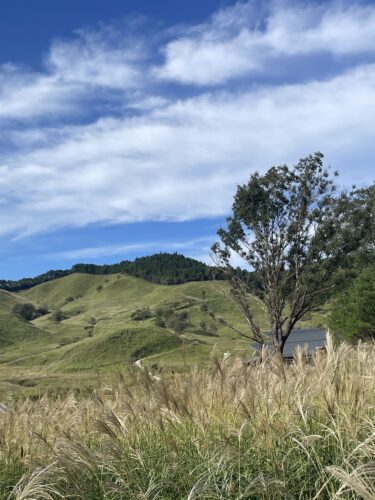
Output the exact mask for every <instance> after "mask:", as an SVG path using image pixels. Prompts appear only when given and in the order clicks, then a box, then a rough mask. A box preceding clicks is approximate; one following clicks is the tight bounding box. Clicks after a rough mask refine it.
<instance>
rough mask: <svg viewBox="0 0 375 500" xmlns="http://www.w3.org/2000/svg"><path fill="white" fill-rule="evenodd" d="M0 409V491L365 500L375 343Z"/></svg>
mask: <svg viewBox="0 0 375 500" xmlns="http://www.w3.org/2000/svg"><path fill="white" fill-rule="evenodd" d="M132 377H133V382H132V384H131V385H130V386H126V384H125V383H124V382H123V381H121V377H120V380H119V384H118V385H117V386H116V387H112V388H106V387H102V388H99V389H98V390H97V391H95V392H94V393H93V394H92V397H91V398H88V399H85V400H83V401H77V400H76V399H75V398H74V396H73V395H69V396H68V397H66V398H64V399H55V400H52V399H47V398H46V397H44V398H42V399H41V400H40V401H38V402H32V401H29V400H25V401H23V402H14V403H12V401H7V402H4V406H2V407H1V408H0V451H1V455H0V497H1V498H12V499H19V500H20V499H31V498H46V499H49V498H60V497H62V498H87V499H101V498H110V499H112V498H113V499H117V498H119V499H120V498H121V499H133V498H134V499H137V498H138V499H146V498H152V499H156V498H160V499H179V498H187V499H190V500H192V499H196V498H199V499H215V498H238V499H240V498H241V499H245V498H260V499H280V498H287V499H289V498H290V499H294V498H309V499H311V498H319V499H320V498H336V497H337V498H339V497H340V498H341V497H344V498H366V499H370V498H371V499H373V498H375V418H374V417H375V406H374V404H375V347H374V346H373V345H362V346H358V347H357V348H351V347H349V346H346V345H341V346H340V347H338V348H337V349H334V348H333V346H332V345H330V346H329V348H328V351H327V353H326V354H322V353H321V354H319V355H317V356H316V357H315V358H314V359H313V360H312V362H311V363H306V362H305V361H304V358H303V355H302V353H299V354H298V356H297V357H296V359H295V361H294V363H292V364H290V365H285V364H283V363H282V362H281V361H280V360H278V359H266V360H265V361H264V362H263V363H262V364H260V365H258V366H244V365H243V364H242V363H241V362H240V361H239V360H235V359H233V360H231V359H229V360H226V361H222V360H218V359H216V360H214V367H213V369H212V370H200V369H198V368H196V369H194V370H192V371H191V372H189V373H186V374H179V375H176V376H173V377H170V378H168V379H167V380H154V379H153V377H151V376H149V375H148V374H147V372H145V371H141V370H138V371H135V372H134V373H133V374H132Z"/></svg>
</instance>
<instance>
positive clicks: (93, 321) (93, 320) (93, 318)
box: [87, 316, 96, 326]
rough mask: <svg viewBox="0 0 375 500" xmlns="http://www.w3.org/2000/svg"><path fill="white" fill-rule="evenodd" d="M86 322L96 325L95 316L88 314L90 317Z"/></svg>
mask: <svg viewBox="0 0 375 500" xmlns="http://www.w3.org/2000/svg"><path fill="white" fill-rule="evenodd" d="M87 323H88V324H89V325H90V326H95V325H96V318H95V317H94V316H90V318H89V319H88V321H87Z"/></svg>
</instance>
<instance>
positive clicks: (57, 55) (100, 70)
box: [47, 28, 145, 90]
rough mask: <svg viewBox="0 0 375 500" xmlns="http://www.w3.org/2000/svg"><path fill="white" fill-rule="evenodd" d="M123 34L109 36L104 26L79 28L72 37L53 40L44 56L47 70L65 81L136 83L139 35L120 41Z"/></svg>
mask: <svg viewBox="0 0 375 500" xmlns="http://www.w3.org/2000/svg"><path fill="white" fill-rule="evenodd" d="M113 38H114V39H115V42H116V43H115V44H114V43H113ZM124 38H125V33H124V34H123V35H122V36H120V35H119V34H118V33H115V36H113V33H111V30H110V28H106V29H102V30H100V31H97V32H95V31H88V30H81V31H80V32H79V37H78V38H76V39H74V40H72V41H55V42H54V43H53V44H52V47H51V50H50V52H49V55H48V58H47V63H48V66H49V68H50V71H51V73H52V74H54V75H55V76H56V77H58V78H60V79H61V80H63V81H65V82H74V83H80V84H85V85H88V86H99V87H106V88H112V89H120V90H125V89H127V88H134V87H136V86H138V87H139V86H141V83H142V79H141V73H140V70H139V69H138V67H137V66H138V65H139V63H140V62H141V61H142V60H143V58H144V54H143V52H144V50H145V47H144V44H142V43H141V42H140V39H137V40H135V39H134V38H133V39H131V40H129V39H125V40H126V42H127V43H123V40H124ZM143 78H144V75H143Z"/></svg>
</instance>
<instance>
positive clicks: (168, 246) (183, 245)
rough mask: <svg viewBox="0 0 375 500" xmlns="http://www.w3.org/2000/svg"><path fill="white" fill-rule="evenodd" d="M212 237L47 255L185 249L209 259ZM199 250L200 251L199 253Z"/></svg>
mask: <svg viewBox="0 0 375 500" xmlns="http://www.w3.org/2000/svg"><path fill="white" fill-rule="evenodd" d="M212 241H213V238H212V237H202V238H195V239H189V240H185V241H146V242H143V243H135V244H124V245H121V244H120V245H119V244H118V245H105V246H99V247H87V248H78V249H74V250H66V251H63V252H54V253H51V254H48V255H46V256H45V257H46V258H47V259H51V258H52V259H55V260H77V259H97V258H100V257H109V256H114V255H121V256H126V255H127V254H129V253H132V252H135V251H143V252H147V251H151V252H153V251H155V249H157V250H158V251H163V250H167V251H184V253H185V254H186V255H187V254H189V255H193V256H196V258H198V257H199V258H198V260H204V259H206V260H207V259H208V247H207V244H211V243H212ZM202 245H206V248H207V255H206V254H204V253H203V254H201V252H202ZM197 252H198V253H197Z"/></svg>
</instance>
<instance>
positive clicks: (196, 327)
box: [0, 273, 267, 394]
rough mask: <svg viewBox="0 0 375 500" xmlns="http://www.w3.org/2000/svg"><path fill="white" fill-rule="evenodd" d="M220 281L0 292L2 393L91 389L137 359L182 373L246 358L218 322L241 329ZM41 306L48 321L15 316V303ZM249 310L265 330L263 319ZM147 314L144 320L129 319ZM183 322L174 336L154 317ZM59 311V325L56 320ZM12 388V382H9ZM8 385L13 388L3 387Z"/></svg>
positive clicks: (106, 279)
mask: <svg viewBox="0 0 375 500" xmlns="http://www.w3.org/2000/svg"><path fill="white" fill-rule="evenodd" d="M227 290H228V286H227V284H226V283H225V282H224V281H201V282H190V283H184V284H181V285H159V284H154V283H150V282H147V281H144V280H142V279H140V278H135V277H131V276H126V275H123V274H111V275H96V276H95V275H90V274H81V273H80V274H71V275H69V276H65V277H62V278H59V279H56V280H53V281H49V282H46V283H43V284H41V285H38V286H35V287H33V288H31V289H29V290H25V291H22V292H18V293H17V294H15V293H13V294H11V293H7V292H3V291H1V292H0V301H1V302H0V305H1V307H0V311H1V313H0V332H1V335H0V337H1V339H0V342H1V351H0V390H1V389H3V390H5V389H7V388H9V387H11V388H12V390H14V389H17V388H20V389H21V390H23V391H24V390H25V389H24V388H25V386H27V387H30V388H29V389H27V390H28V391H29V393H36V394H39V393H40V392H42V391H44V390H45V389H46V387H48V388H49V389H50V390H52V391H57V392H61V391H63V392H65V391H67V390H68V389H69V388H71V387H75V388H81V389H82V388H83V387H90V386H92V385H93V384H94V383H95V381H96V377H97V371H98V370H99V371H100V373H101V374H102V376H104V377H105V378H106V377H107V378H111V377H113V374H114V373H115V372H116V371H117V370H119V369H121V368H123V367H124V365H129V364H132V363H134V362H135V361H136V360H139V359H141V360H142V364H143V366H145V367H146V368H147V369H151V370H152V371H153V372H161V371H181V370H185V369H186V368H187V367H188V366H191V365H193V364H195V363H198V364H200V365H207V364H208V363H209V362H210V357H211V354H212V352H214V353H216V354H218V355H222V354H223V353H224V352H226V351H229V352H231V353H233V354H240V355H245V356H247V355H249V353H250V348H249V342H248V341H247V340H246V339H243V338H241V337H239V336H238V335H237V334H236V333H234V332H233V331H232V330H230V329H229V328H228V327H226V326H223V324H222V323H221V322H220V321H219V318H220V317H222V318H224V319H225V320H226V321H227V322H228V323H229V324H231V325H233V326H235V327H237V328H241V327H244V325H243V324H242V318H241V315H240V314H239V312H238V311H237V309H236V308H235V306H234V305H233V303H232V302H231V301H230V300H229V299H228V296H227ZM19 301H21V302H27V303H33V304H34V305H36V306H40V305H44V306H47V308H48V310H49V313H48V314H46V315H45V316H42V317H39V318H37V319H35V320H34V321H32V322H27V321H25V320H23V319H22V318H20V317H19V316H17V315H15V314H14V312H13V307H14V305H15V304H16V303H17V302H19ZM252 302H253V304H252V306H253V309H254V310H255V311H256V316H257V319H258V320H259V322H260V324H261V325H262V327H263V328H265V329H266V328H267V321H266V315H265V313H264V311H263V309H262V307H261V305H260V303H259V302H258V301H257V299H255V298H254V299H252ZM139 308H148V311H149V315H150V317H148V318H147V319H145V320H141V321H136V320H134V319H133V318H132V314H133V313H134V312H135V311H136V310H137V309H139ZM160 308H162V309H163V310H168V311H172V312H173V314H177V315H181V314H183V313H185V314H187V323H188V324H187V326H186V329H185V330H184V331H183V332H179V333H176V331H175V330H174V328H171V327H170V326H168V325H166V326H165V327H160V325H159V326H157V322H156V317H155V314H156V311H157V310H158V309H160ZM56 311H60V315H61V317H62V320H61V321H59V322H57V321H55V320H54V317H55V313H56ZM10 381H11V382H10ZM9 384H11V386H9Z"/></svg>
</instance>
